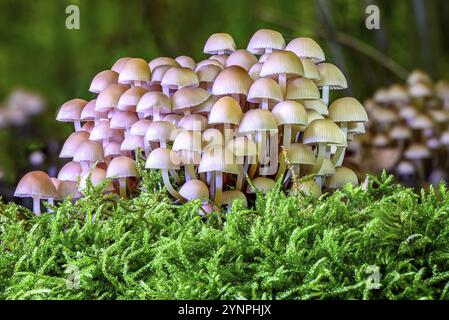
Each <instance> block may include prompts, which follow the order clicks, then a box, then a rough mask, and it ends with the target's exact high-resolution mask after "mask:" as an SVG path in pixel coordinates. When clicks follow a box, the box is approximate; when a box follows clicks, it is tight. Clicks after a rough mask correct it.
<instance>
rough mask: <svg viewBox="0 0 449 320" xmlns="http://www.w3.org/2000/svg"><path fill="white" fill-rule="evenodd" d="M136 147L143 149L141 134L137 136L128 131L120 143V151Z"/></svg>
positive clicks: (132, 149) (131, 149)
mask: <svg viewBox="0 0 449 320" xmlns="http://www.w3.org/2000/svg"><path fill="white" fill-rule="evenodd" d="M137 148H140V149H141V150H144V148H145V145H144V142H143V136H138V135H134V134H130V133H128V134H127V135H126V137H125V139H124V140H123V142H122V144H121V145H120V150H121V151H134V150H136V149H137Z"/></svg>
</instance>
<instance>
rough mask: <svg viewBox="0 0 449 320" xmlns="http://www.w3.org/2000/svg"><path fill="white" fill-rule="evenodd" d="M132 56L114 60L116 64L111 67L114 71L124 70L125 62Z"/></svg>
mask: <svg viewBox="0 0 449 320" xmlns="http://www.w3.org/2000/svg"><path fill="white" fill-rule="evenodd" d="M130 59H131V58H130V57H122V58H119V59H118V60H117V61H115V62H114V64H113V65H112V67H111V70H112V71H114V72H117V74H118V73H120V72H121V71H122V70H123V67H124V66H125V64H126V63H127V62H128V61H129V60H130ZM117 80H118V79H117Z"/></svg>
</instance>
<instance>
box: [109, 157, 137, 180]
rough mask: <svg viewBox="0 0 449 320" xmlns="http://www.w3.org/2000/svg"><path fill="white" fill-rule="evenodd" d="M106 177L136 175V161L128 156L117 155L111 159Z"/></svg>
mask: <svg viewBox="0 0 449 320" xmlns="http://www.w3.org/2000/svg"><path fill="white" fill-rule="evenodd" d="M106 177H107V178H128V177H137V169H136V162H135V161H134V160H133V159H131V158H128V157H125V156H119V157H116V158H114V159H112V160H111V162H110V163H109V165H108V170H107V171H106Z"/></svg>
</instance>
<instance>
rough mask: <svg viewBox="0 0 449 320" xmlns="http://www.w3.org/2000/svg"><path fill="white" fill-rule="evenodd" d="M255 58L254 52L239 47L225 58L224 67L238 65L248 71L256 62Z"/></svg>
mask: <svg viewBox="0 0 449 320" xmlns="http://www.w3.org/2000/svg"><path fill="white" fill-rule="evenodd" d="M257 62H258V61H257V58H256V56H255V55H254V54H252V53H251V52H249V51H248V50H245V49H239V50H237V51H235V52H233V53H232V54H231V55H230V56H229V57H228V59H227V60H226V67H231V66H239V67H242V68H243V69H245V70H246V71H249V70H250V69H251V67H252V66H253V65H254V64H256V63H257Z"/></svg>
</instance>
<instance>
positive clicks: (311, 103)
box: [298, 99, 329, 116]
mask: <svg viewBox="0 0 449 320" xmlns="http://www.w3.org/2000/svg"><path fill="white" fill-rule="evenodd" d="M298 102H299V103H301V104H302V105H303V106H304V108H305V109H306V110H309V109H311V110H315V111H316V112H318V113H319V114H322V115H325V116H327V115H328V114H329V109H328V108H327V106H326V104H325V103H324V101H323V100H322V99H314V100H300V101H298Z"/></svg>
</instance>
